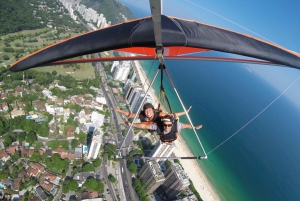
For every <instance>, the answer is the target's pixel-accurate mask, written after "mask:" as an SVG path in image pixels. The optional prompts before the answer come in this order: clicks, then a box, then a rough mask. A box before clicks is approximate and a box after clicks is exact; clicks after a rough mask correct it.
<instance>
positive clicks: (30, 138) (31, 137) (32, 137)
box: [26, 131, 37, 145]
mask: <svg viewBox="0 0 300 201" xmlns="http://www.w3.org/2000/svg"><path fill="white" fill-rule="evenodd" d="M36 139H37V137H36V134H35V132H33V131H30V132H29V133H28V134H27V136H26V141H27V142H28V143H29V144H30V145H31V144H32V143H33V142H34V141H36Z"/></svg>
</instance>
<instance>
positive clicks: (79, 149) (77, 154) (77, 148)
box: [74, 147, 83, 159]
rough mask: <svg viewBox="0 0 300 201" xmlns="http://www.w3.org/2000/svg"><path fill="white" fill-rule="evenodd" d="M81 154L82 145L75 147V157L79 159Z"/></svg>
mask: <svg viewBox="0 0 300 201" xmlns="http://www.w3.org/2000/svg"><path fill="white" fill-rule="evenodd" d="M82 156H83V153H82V147H76V148H75V156H74V157H75V159H81V158H82Z"/></svg>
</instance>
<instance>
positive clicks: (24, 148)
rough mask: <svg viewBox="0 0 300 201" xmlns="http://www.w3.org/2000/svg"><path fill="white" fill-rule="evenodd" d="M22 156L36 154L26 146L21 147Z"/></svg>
mask: <svg viewBox="0 0 300 201" xmlns="http://www.w3.org/2000/svg"><path fill="white" fill-rule="evenodd" d="M20 150H21V156H22V157H23V156H32V155H33V153H34V149H30V148H27V147H25V146H22V147H21V149H20Z"/></svg>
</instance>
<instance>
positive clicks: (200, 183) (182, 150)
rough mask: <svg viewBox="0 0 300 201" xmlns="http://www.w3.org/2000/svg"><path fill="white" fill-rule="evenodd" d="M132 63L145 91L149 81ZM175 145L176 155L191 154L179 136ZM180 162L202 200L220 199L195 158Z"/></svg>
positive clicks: (217, 200)
mask: <svg viewBox="0 0 300 201" xmlns="http://www.w3.org/2000/svg"><path fill="white" fill-rule="evenodd" d="M134 63H135V67H136V70H137V73H138V74H139V76H140V79H141V82H142V83H145V84H144V86H143V87H144V90H145V92H146V91H147V89H148V87H149V85H150V84H149V81H148V80H147V77H146V75H145V72H144V71H143V69H142V66H141V65H140V63H139V61H134ZM148 94H149V95H150V96H151V97H152V99H153V104H155V106H156V105H158V102H159V100H158V99H157V97H156V95H155V93H154V92H153V90H152V89H150V90H149V92H148ZM175 145H176V148H175V150H174V154H175V155H176V156H192V153H191V151H190V150H189V149H188V146H187V145H186V144H185V142H184V140H183V139H182V137H181V136H179V137H178V138H177V140H176V141H175ZM180 163H181V164H182V166H183V168H184V171H185V172H186V173H187V175H188V177H189V178H190V179H191V180H192V182H193V183H194V186H195V188H196V190H197V191H198V193H199V194H200V197H201V198H202V200H203V201H220V200H221V199H220V198H219V196H218V195H217V193H216V192H215V191H214V189H213V187H212V185H211V184H210V182H209V181H208V179H207V178H206V176H205V174H204V172H203V170H202V169H201V168H200V166H199V164H198V163H197V162H196V161H195V160H180Z"/></svg>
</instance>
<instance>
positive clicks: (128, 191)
mask: <svg viewBox="0 0 300 201" xmlns="http://www.w3.org/2000/svg"><path fill="white" fill-rule="evenodd" d="M94 56H95V57H99V55H98V54H94ZM95 68H96V70H97V72H98V75H99V76H100V77H106V76H104V75H105V73H104V69H103V66H102V64H101V63H100V62H98V63H97V64H96V67H95ZM101 71H102V72H101ZM100 74H102V75H103V76H101V75H100ZM104 82H106V79H104ZM104 84H105V85H107V83H103V82H102V80H101V79H100V87H101V89H102V91H103V94H104V97H105V99H106V100H107V106H108V107H109V108H111V114H112V117H113V121H114V124H115V128H116V135H117V137H116V142H117V145H118V147H120V146H121V144H122V142H123V136H122V131H121V127H120V124H119V122H118V118H117V117H116V115H119V114H116V111H115V110H114V109H113V108H114V107H116V106H117V103H116V100H115V99H114V97H113V93H112V92H111V90H110V87H107V88H108V91H109V92H110V94H111V96H112V100H111V99H110V98H109V95H108V93H107V92H106V89H105V86H104ZM122 123H123V122H122ZM132 139H133V133H132V131H131V135H129V136H128V137H127V139H126V141H125V143H124V144H125V145H124V147H128V146H129V145H130V144H131V143H132ZM122 154H124V155H127V154H128V150H123V151H122ZM122 169H123V171H122ZM120 172H121V176H122V182H123V187H124V192H125V196H126V200H129V201H131V200H139V199H138V196H137V195H136V193H135V190H134V189H133V188H132V176H131V173H130V172H129V171H128V170H127V165H126V160H122V161H120ZM108 183H109V182H108ZM111 193H113V192H112V191H111Z"/></svg>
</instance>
